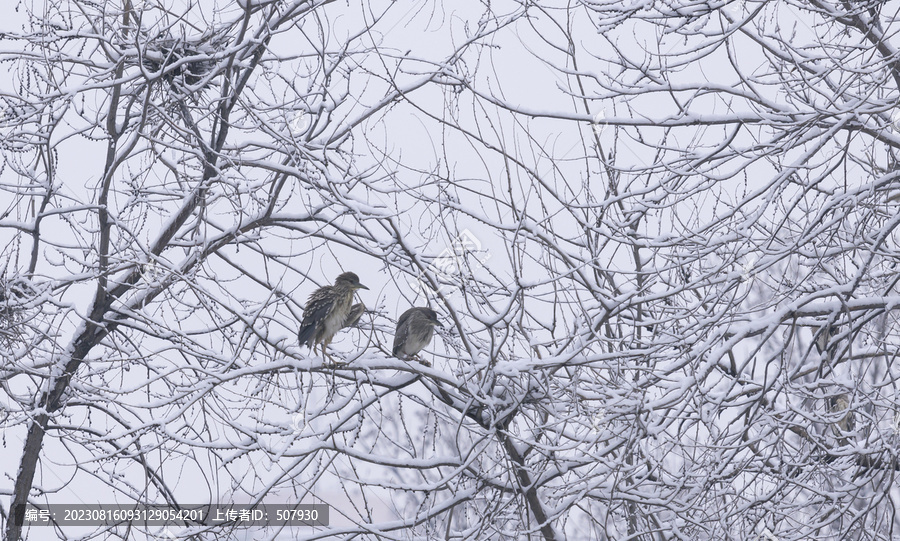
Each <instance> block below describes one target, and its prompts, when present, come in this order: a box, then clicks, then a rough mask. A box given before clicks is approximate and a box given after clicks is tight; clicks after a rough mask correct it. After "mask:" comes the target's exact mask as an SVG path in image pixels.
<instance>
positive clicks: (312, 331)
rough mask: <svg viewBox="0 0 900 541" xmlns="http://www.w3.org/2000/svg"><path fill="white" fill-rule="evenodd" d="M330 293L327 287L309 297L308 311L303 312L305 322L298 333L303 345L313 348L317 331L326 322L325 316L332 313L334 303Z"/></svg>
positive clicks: (301, 324)
mask: <svg viewBox="0 0 900 541" xmlns="http://www.w3.org/2000/svg"><path fill="white" fill-rule="evenodd" d="M330 293H331V287H330V286H326V287H322V288H319V289H317V290H316V291H314V292H313V294H312V295H310V296H309V302H307V303H306V310H304V311H303V322H302V323H300V330H299V331H297V339H298V340H299V341H300V343H301V344H306V345H307V346H309V347H312V346H313V343H314V340H315V337H316V329H317V328H318V327H319V325H320V324H321V322H322V321H324V320H325V316H327V315H328V312H330V311H331V305H332V304H333V302H334V299H333V297H332V295H331V294H330Z"/></svg>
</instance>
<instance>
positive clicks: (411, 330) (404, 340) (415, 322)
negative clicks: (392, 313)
mask: <svg viewBox="0 0 900 541" xmlns="http://www.w3.org/2000/svg"><path fill="white" fill-rule="evenodd" d="M435 327H443V325H441V323H440V321H438V319H437V313H436V312H435V311H434V310H432V309H431V308H424V307H415V308H410V309H409V310H407V311H405V312H403V314H401V315H400V319H398V320H397V332H395V333H394V349H393V350H392V353H393V355H394V357H397V358H398V359H409V358H410V357H414V356H415V355H416V354H418V353H419V352H420V351H422V348H424V347H425V346H427V345H428V343H429V342H431V337H432V336H434V328H435Z"/></svg>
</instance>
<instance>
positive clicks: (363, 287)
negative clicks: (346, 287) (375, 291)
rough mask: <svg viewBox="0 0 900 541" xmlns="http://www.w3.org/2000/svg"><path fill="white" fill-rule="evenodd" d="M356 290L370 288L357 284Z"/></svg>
mask: <svg viewBox="0 0 900 541" xmlns="http://www.w3.org/2000/svg"><path fill="white" fill-rule="evenodd" d="M356 289H369V288H367V287H366V286H364V285H362V284H357V286H356Z"/></svg>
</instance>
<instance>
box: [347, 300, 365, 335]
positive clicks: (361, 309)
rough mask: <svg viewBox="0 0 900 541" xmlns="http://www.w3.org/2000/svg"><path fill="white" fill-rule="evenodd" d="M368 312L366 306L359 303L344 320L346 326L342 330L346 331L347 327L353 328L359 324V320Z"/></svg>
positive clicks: (352, 307) (351, 308)
mask: <svg viewBox="0 0 900 541" xmlns="http://www.w3.org/2000/svg"><path fill="white" fill-rule="evenodd" d="M365 311H366V305H365V304H363V303H361V302H358V303H356V304H354V305H353V306H351V307H350V311H349V312H347V317H346V318H344V326H343V327H341V328H342V329H346V328H347V327H353V326H355V325H356V324H357V323H359V319H360V318H361V317H362V315H363V313H365Z"/></svg>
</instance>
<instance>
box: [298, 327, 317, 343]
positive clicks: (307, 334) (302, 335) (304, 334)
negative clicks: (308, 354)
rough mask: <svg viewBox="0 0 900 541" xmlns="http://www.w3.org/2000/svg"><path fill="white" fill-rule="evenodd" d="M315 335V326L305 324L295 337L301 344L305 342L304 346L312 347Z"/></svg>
mask: <svg viewBox="0 0 900 541" xmlns="http://www.w3.org/2000/svg"><path fill="white" fill-rule="evenodd" d="M315 336H316V326H315V325H307V326H306V327H303V328H301V329H300V332H299V333H297V339H298V340H299V341H300V343H301V344H306V347H309V348H311V347H313V339H314V338H315Z"/></svg>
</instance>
